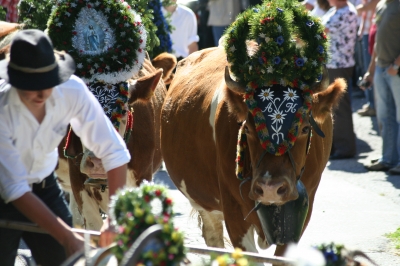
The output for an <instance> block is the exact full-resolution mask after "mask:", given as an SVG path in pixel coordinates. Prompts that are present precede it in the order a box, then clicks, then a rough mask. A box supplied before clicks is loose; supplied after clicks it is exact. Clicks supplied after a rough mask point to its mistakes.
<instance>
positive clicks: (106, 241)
mask: <svg viewBox="0 0 400 266" xmlns="http://www.w3.org/2000/svg"><path fill="white" fill-rule="evenodd" d="M100 232H101V235H100V241H99V246H100V247H107V246H109V245H111V244H112V243H113V242H114V239H115V237H116V236H117V231H116V229H115V227H114V226H112V225H110V221H109V218H107V219H105V220H104V223H103V226H102V227H101V229H100Z"/></svg>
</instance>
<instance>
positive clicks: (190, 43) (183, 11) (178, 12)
mask: <svg viewBox="0 0 400 266" xmlns="http://www.w3.org/2000/svg"><path fill="white" fill-rule="evenodd" d="M176 1H177V0H171V2H173V4H172V5H169V6H164V7H163V9H162V12H163V14H164V16H165V17H167V16H168V15H170V18H171V25H172V27H174V28H175V29H174V30H173V31H172V33H171V40H172V50H173V53H174V55H175V56H176V57H177V59H178V61H179V60H182V59H183V58H185V57H187V56H188V55H190V54H191V53H193V52H196V51H198V50H199V46H198V42H199V35H197V19H196V15H195V14H194V13H193V11H192V10H191V9H190V8H188V7H186V6H184V5H180V4H177V3H176Z"/></svg>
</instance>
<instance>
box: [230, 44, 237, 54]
mask: <svg viewBox="0 0 400 266" xmlns="http://www.w3.org/2000/svg"><path fill="white" fill-rule="evenodd" d="M229 51H231V52H232V53H233V52H234V51H236V47H235V45H232V46H231V47H230V48H229Z"/></svg>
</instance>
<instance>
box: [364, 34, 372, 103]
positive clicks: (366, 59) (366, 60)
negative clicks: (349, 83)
mask: <svg viewBox="0 0 400 266" xmlns="http://www.w3.org/2000/svg"><path fill="white" fill-rule="evenodd" d="M368 37H369V35H368V34H364V35H363V37H362V41H361V44H362V55H363V62H364V68H363V70H364V74H365V73H366V72H367V71H368V66H369V63H370V62H371V55H370V54H369V52H368ZM365 98H366V99H367V101H368V104H369V107H370V108H372V109H375V97H374V87H373V86H371V87H369V88H366V89H365Z"/></svg>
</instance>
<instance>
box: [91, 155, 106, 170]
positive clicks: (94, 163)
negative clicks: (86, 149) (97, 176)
mask: <svg viewBox="0 0 400 266" xmlns="http://www.w3.org/2000/svg"><path fill="white" fill-rule="evenodd" d="M87 166H88V167H89V168H95V169H96V168H101V167H102V163H101V160H100V159H99V158H97V157H92V156H88V160H87Z"/></svg>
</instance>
